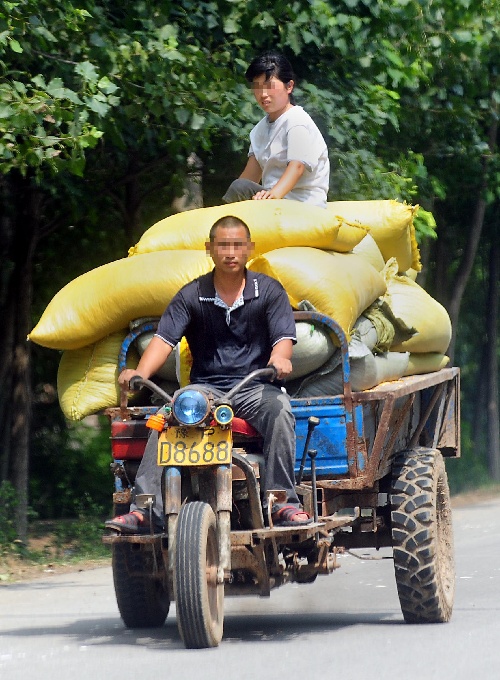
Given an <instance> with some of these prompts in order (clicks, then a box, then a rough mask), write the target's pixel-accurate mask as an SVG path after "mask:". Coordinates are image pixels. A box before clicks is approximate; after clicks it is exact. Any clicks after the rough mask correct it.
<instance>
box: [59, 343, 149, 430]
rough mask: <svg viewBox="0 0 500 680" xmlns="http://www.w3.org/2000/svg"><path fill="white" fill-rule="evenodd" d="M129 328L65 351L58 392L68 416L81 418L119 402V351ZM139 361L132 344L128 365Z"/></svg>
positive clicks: (61, 404) (133, 366)
mask: <svg viewBox="0 0 500 680" xmlns="http://www.w3.org/2000/svg"><path fill="white" fill-rule="evenodd" d="M127 332H128V331H127V330H122V331H120V332H118V333H113V334H112V335H108V337H106V338H104V339H102V340H100V341H99V342H97V343H95V344H92V345H89V346H87V347H82V348H81V349H73V350H68V351H66V352H63V354H62V357H61V361H60V362H59V369H58V371H57V394H58V397H59V404H60V406H61V409H62V412H63V413H64V415H65V417H66V418H67V419H68V420H81V419H82V418H85V416H89V415H91V414H92V413H96V412H97V411H100V410H101V409H103V408H109V407H112V406H119V404H120V388H119V386H118V382H117V378H118V353H119V351H120V346H121V344H122V342H123V339H124V338H125V336H126V335H127ZM138 361H139V357H138V355H137V353H136V352H135V351H134V350H133V349H132V348H131V349H130V350H129V352H128V353H127V367H129V368H135V367H136V366H137V363H138Z"/></svg>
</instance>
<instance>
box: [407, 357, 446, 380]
mask: <svg viewBox="0 0 500 680" xmlns="http://www.w3.org/2000/svg"><path fill="white" fill-rule="evenodd" d="M449 363H450V357H447V356H446V354H440V353H439V352H424V353H423V354H410V359H409V361H408V368H407V369H406V371H405V372H404V375H421V374H422V373H434V372H435V371H440V370H441V369H442V368H445V367H446V366H447V365H448V364H449Z"/></svg>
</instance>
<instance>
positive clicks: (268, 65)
mask: <svg viewBox="0 0 500 680" xmlns="http://www.w3.org/2000/svg"><path fill="white" fill-rule="evenodd" d="M263 73H264V74H265V76H266V80H269V78H271V77H272V76H274V77H275V78H277V79H278V80H281V82H282V83H285V85H286V84H287V83H289V82H290V81H291V80H293V81H294V82H295V73H294V72H293V68H292V65H291V64H290V62H289V61H288V59H287V58H286V57H285V56H284V55H283V54H281V52H275V51H269V52H263V53H262V54H260V55H259V56H258V57H255V59H253V61H252V62H251V64H250V66H249V67H248V68H247V71H246V73H245V78H246V80H247V81H248V82H249V83H251V82H253V80H254V78H258V77H259V76H261V75H262V74H263ZM290 102H291V103H292V104H295V98H294V96H293V92H292V94H291V95H290Z"/></svg>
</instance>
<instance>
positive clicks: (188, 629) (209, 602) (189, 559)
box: [175, 501, 224, 649]
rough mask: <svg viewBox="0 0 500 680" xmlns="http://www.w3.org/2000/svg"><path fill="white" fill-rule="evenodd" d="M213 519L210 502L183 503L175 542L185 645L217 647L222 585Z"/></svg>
mask: <svg viewBox="0 0 500 680" xmlns="http://www.w3.org/2000/svg"><path fill="white" fill-rule="evenodd" d="M218 567H219V547H218V541H217V521H216V519H215V515H214V512H213V510H212V508H211V507H210V505H208V504H207V503H201V502H199V501H195V502H192V503H187V504H186V505H183V506H182V508H181V511H180V513H179V518H178V520H177V531H176V541H175V598H176V607H177V625H178V627H179V632H180V634H181V637H182V639H183V641H184V644H185V645H186V647H188V648H190V649H199V648H204V647H217V645H218V644H219V642H220V641H221V639H222V629H223V623H224V584H223V583H218V582H217V570H218Z"/></svg>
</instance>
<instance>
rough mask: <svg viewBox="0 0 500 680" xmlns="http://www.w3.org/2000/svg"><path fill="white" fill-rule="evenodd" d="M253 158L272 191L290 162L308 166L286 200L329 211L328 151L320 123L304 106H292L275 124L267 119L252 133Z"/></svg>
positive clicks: (260, 122) (265, 183)
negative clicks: (317, 123)
mask: <svg viewBox="0 0 500 680" xmlns="http://www.w3.org/2000/svg"><path fill="white" fill-rule="evenodd" d="M248 155H249V156H252V155H253V156H255V158H256V160H257V162H258V163H259V165H260V167H261V168H262V187H263V188H264V189H268V190H269V189H272V188H273V187H274V185H275V184H276V183H277V182H278V180H279V179H280V178H281V176H282V175H283V173H284V172H285V170H286V168H287V165H288V163H290V161H300V162H301V163H303V164H304V166H305V171H304V173H303V174H302V176H301V178H300V179H299V181H298V182H297V184H296V185H295V186H294V188H293V189H292V191H290V192H289V193H288V194H286V196H285V197H284V198H289V199H293V200H295V201H303V202H305V203H314V204H315V205H319V206H321V207H322V208H326V201H327V194H328V186H329V181H330V161H329V159H328V149H327V146H326V143H325V140H324V139H323V136H322V134H321V132H320V131H319V129H318V127H317V126H316V123H315V122H314V121H313V119H312V118H311V116H310V115H309V114H308V113H306V112H305V111H304V109H303V108H302V107H301V106H292V107H291V108H290V109H288V111H285V113H282V114H281V116H279V118H277V119H276V120H275V121H274V122H272V123H271V122H269V120H268V117H267V116H265V117H264V118H263V119H262V120H260V121H259V122H258V123H257V125H256V126H255V127H254V128H253V130H252V131H251V132H250V149H249V152H248Z"/></svg>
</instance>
